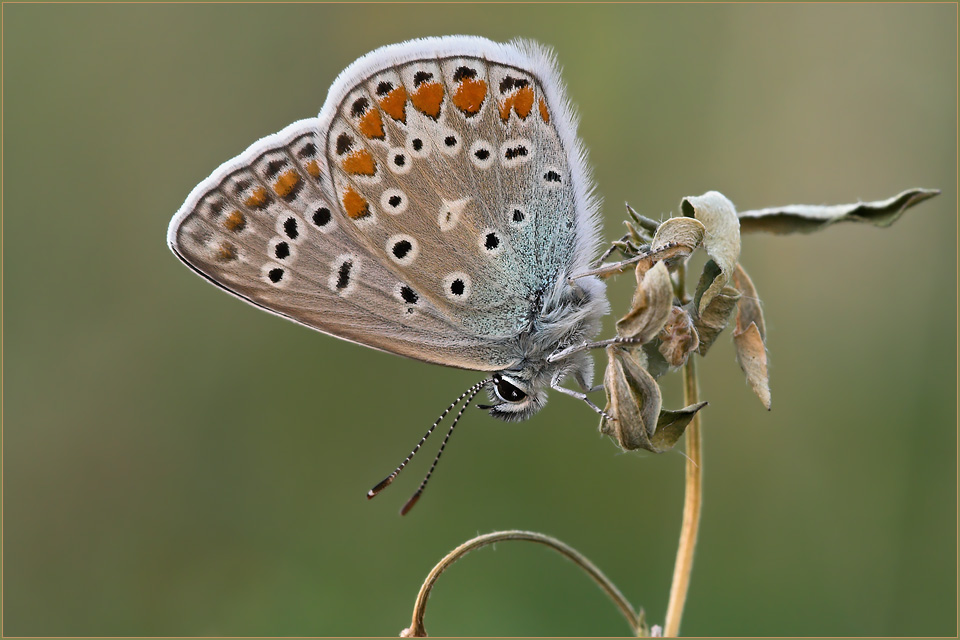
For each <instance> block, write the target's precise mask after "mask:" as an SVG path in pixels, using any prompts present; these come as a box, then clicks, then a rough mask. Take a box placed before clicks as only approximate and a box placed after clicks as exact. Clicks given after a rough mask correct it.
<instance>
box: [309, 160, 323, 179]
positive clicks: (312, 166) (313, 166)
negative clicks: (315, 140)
mask: <svg viewBox="0 0 960 640" xmlns="http://www.w3.org/2000/svg"><path fill="white" fill-rule="evenodd" d="M306 169H307V173H309V174H310V177H311V178H319V177H320V164H319V163H318V162H317V161H316V160H311V161H310V162H308V163H307V167H306Z"/></svg>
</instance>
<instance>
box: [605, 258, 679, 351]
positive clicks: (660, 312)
mask: <svg viewBox="0 0 960 640" xmlns="http://www.w3.org/2000/svg"><path fill="white" fill-rule="evenodd" d="M672 306H673V283H672V282H671V280H670V273H669V272H668V271H667V266H666V265H665V264H664V263H662V262H658V263H657V264H656V266H654V267H653V268H652V269H650V270H649V271H647V272H646V273H645V274H641V273H640V270H639V269H638V270H637V289H636V291H635V292H634V294H633V302H632V305H631V309H630V311H629V312H628V313H627V315H625V316H623V317H622V318H620V319H619V320H617V334H618V335H620V336H622V337H624V338H630V339H631V340H632V341H635V342H637V343H639V344H643V343H645V342H649V341H650V340H651V339H653V337H654V336H656V335H657V334H658V333H660V329H662V328H663V325H664V323H665V322H666V321H667V318H668V317H669V316H670V309H671V307H672Z"/></svg>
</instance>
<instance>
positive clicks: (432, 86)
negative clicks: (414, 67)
mask: <svg viewBox="0 0 960 640" xmlns="http://www.w3.org/2000/svg"><path fill="white" fill-rule="evenodd" d="M410 102H412V103H413V106H415V107H416V108H417V110H419V111H420V112H422V113H425V114H426V115H428V116H430V117H431V118H434V119H436V118H438V117H439V116H440V105H441V103H443V85H441V84H440V83H439V82H425V83H424V84H422V85H420V87H419V88H418V89H417V90H416V91H415V92H414V93H413V95H412V96H410Z"/></svg>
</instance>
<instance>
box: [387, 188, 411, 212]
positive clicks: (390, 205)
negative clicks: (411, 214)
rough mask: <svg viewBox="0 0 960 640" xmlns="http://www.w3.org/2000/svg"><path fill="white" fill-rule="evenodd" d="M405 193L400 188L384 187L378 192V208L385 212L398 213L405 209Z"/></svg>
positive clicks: (406, 202)
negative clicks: (380, 192) (381, 191)
mask: <svg viewBox="0 0 960 640" xmlns="http://www.w3.org/2000/svg"><path fill="white" fill-rule="evenodd" d="M407 204H408V201H407V194H405V193H404V192H403V191H401V190H400V189H384V191H383V193H382V194H380V208H381V209H383V210H384V211H385V212H386V213H389V214H392V215H399V214H401V213H403V212H404V211H406V210H407Z"/></svg>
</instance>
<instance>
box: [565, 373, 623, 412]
mask: <svg viewBox="0 0 960 640" xmlns="http://www.w3.org/2000/svg"><path fill="white" fill-rule="evenodd" d="M561 376H562V373H557V374H556V375H555V376H553V380H551V381H550V386H551V387H552V388H553V389H556V390H557V391H559V392H560V393H565V394H567V395H568V396H573V397H574V398H578V399H580V400H583V401H584V402H586V403H587V406H588V407H590V408H591V409H593V410H594V411H596V412H597V413H599V414H600V415H601V416H603V417H604V418H606V419H607V420H610V419H611V418H610V416H608V415H607V414H606V413H605V412H604V410H603V409H601V408H600V407H598V406H597V405H595V404H594V403H593V400H591V399H590V398H588V397H587V394H586V393H583V392H582V391H574V390H573V389H567V388H566V387H563V386H560V378H561ZM581 386H582V385H581ZM598 388H599V389H602V388H603V385H600V387H598Z"/></svg>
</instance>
